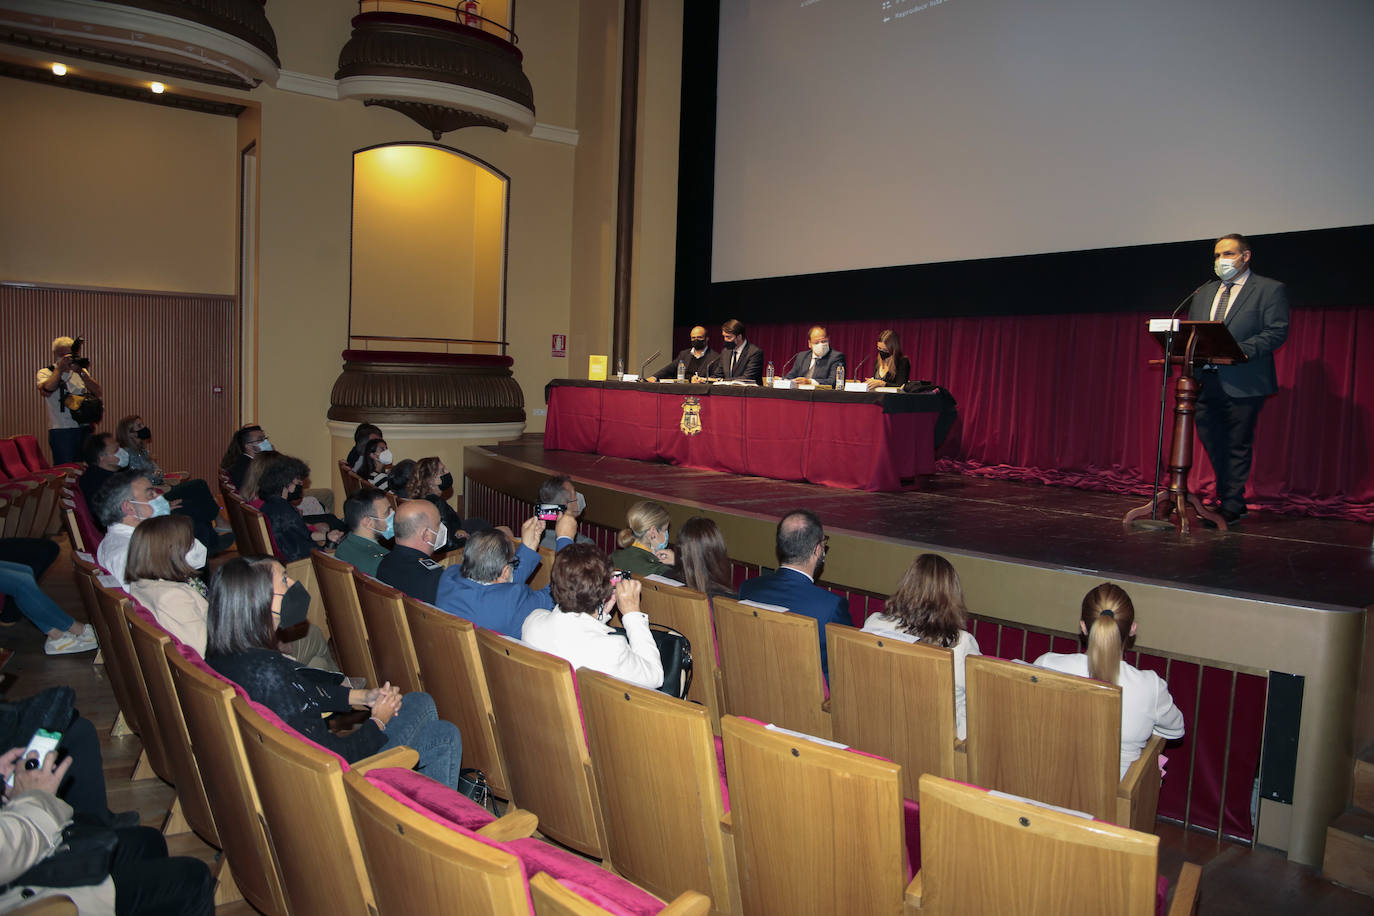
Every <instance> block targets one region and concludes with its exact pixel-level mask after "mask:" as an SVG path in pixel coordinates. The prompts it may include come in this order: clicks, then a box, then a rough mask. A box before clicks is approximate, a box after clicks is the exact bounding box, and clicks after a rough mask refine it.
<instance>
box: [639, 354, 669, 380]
mask: <svg viewBox="0 0 1374 916" xmlns="http://www.w3.org/2000/svg"><path fill="white" fill-rule="evenodd" d="M662 355H663V350H662V349H661V348H660V349H658V350H655V351H654V355H653V356H650V357H649V358H648V359H646V360H645V361H644V362H642V363H640V364H639V377H640V378H644V370H645V369H647V368H649V363H651V362H653V361H654V360H656V359H658V358H659V357H660V356H662Z"/></svg>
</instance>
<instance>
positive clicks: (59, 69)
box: [52, 64, 67, 76]
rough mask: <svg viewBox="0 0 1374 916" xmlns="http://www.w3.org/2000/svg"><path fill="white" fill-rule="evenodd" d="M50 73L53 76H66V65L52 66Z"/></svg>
mask: <svg viewBox="0 0 1374 916" xmlns="http://www.w3.org/2000/svg"><path fill="white" fill-rule="evenodd" d="M52 72H53V76H66V75H67V65H66V64H53V65H52Z"/></svg>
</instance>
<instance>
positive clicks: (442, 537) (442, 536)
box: [425, 525, 448, 553]
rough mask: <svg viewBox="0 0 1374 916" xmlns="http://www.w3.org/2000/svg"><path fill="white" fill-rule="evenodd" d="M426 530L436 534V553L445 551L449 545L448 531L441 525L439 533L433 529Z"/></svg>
mask: <svg viewBox="0 0 1374 916" xmlns="http://www.w3.org/2000/svg"><path fill="white" fill-rule="evenodd" d="M425 530H426V531H431V532H433V533H434V552H435V553H438V552H439V551H441V550H443V549H444V545H445V544H447V543H448V529H447V528H445V527H444V526H443V525H440V526H439V530H438V531H434V529H433V528H426V529H425Z"/></svg>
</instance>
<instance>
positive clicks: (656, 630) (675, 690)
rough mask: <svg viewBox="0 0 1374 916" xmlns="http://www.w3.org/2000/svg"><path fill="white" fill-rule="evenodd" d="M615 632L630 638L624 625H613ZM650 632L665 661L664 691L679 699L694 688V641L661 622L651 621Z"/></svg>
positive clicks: (660, 655) (660, 656)
mask: <svg viewBox="0 0 1374 916" xmlns="http://www.w3.org/2000/svg"><path fill="white" fill-rule="evenodd" d="M611 630H612V631H613V632H616V633H619V634H620V635H621V636H624V637H626V639H628V638H629V636H628V634H627V633H626V632H625V628H624V627H612V628H611ZM649 632H650V633H652V634H653V636H654V642H655V643H656V644H657V645H658V657H659V659H660V660H661V661H662V662H663V686H662V687H660V688H658V689H659V690H660V691H661V692H662V693H666V694H668V696H670V697H677V698H678V699H679V700H681V699H683V698H685V697H686V696H687V691H688V690H690V689H691V688H692V643H691V641H690V640H688V639H687V637H686V636H683V635H682V634H681V633H679V632H678V631H677V630H674V629H673V628H672V627H668V626H664V625H663V624H661V623H650V624H649Z"/></svg>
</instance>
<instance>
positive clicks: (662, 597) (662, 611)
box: [639, 579, 724, 735]
mask: <svg viewBox="0 0 1374 916" xmlns="http://www.w3.org/2000/svg"><path fill="white" fill-rule="evenodd" d="M639 582H640V585H641V586H642V590H641V591H640V594H639V606H640V610H642V611H644V613H646V614H648V615H649V619H650V620H652V621H653V622H654V623H661V624H663V625H664V626H669V627H672V628H673V629H674V630H677V631H678V632H679V633H681V634H682V635H683V636H686V637H687V641H688V642H690V643H691V644H692V686H691V688H690V689H688V691H687V699H689V700H691V701H692V702H694V703H700V704H701V705H702V706H704V707H706V710H707V711H708V712H709V713H710V715H711V731H712V732H714V733H715V734H717V735H718V734H720V717H721V713H722V711H723V706H724V697H723V695H722V692H721V688H722V685H721V677H720V665H719V664H718V663H717V661H716V627H715V623H714V622H713V621H712V619H711V602H710V600H709V599H707V597H706V596H705V595H704V594H702V593H701V592H699V591H695V590H694V589H690V588H686V587H680V586H676V585H668V584H667V583H665V582H655V581H653V580H652V579H640V580H639Z"/></svg>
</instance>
